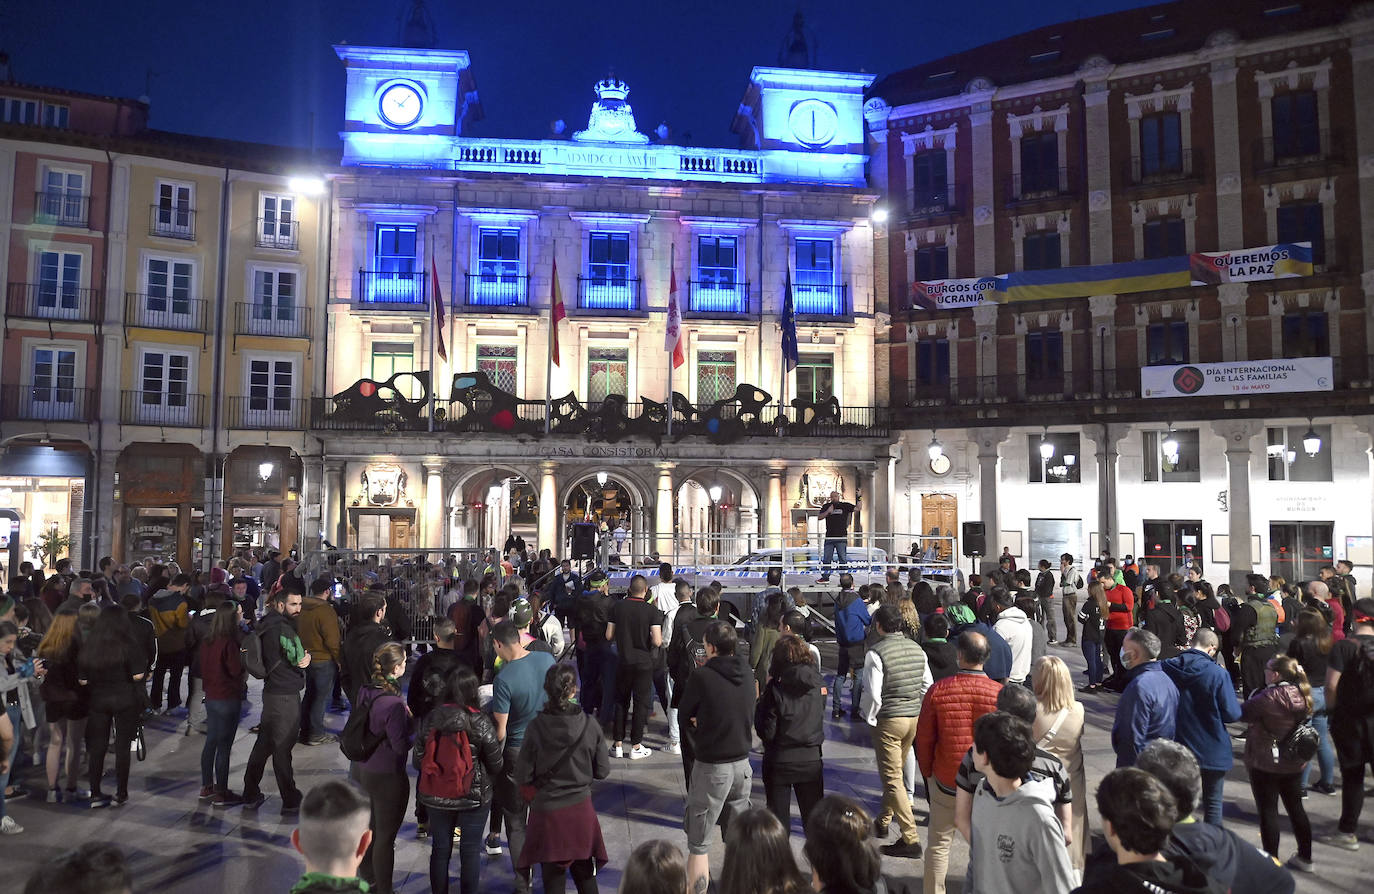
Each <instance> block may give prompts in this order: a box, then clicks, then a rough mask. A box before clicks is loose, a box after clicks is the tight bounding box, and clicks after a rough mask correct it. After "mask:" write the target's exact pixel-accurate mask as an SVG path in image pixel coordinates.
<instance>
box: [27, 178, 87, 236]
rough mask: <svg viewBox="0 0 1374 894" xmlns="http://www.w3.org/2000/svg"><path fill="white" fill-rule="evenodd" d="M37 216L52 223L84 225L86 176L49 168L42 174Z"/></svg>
mask: <svg viewBox="0 0 1374 894" xmlns="http://www.w3.org/2000/svg"><path fill="white" fill-rule="evenodd" d="M38 205H39V207H38V213H39V216H40V217H41V218H42V219H44V220H46V221H48V222H52V223H59V224H66V225H71V226H80V225H84V224H85V223H86V175H85V174H82V173H79V172H76V171H62V170H56V169H53V168H49V169H47V170H45V171H44V172H43V194H42V195H41V196H39V198H38Z"/></svg>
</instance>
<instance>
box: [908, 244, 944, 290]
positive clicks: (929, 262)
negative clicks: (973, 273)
mask: <svg viewBox="0 0 1374 894" xmlns="http://www.w3.org/2000/svg"><path fill="white" fill-rule="evenodd" d="M915 254H916V281H917V282H931V281H932V280H937V279H949V249H948V248H947V247H946V246H943V245H923V246H921V247H920V248H918V249H916V252H915Z"/></svg>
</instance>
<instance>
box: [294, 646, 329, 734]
mask: <svg viewBox="0 0 1374 894" xmlns="http://www.w3.org/2000/svg"><path fill="white" fill-rule="evenodd" d="M335 671H336V666H335V664H334V662H332V661H327V660H326V661H311V662H310V666H309V667H307V668H306V669H305V693H304V694H303V695H302V696H301V738H302V739H308V738H310V737H311V736H323V735H324V709H325V708H326V707H327V706H328V705H329V697H330V695H331V694H332V693H333V691H334V677H335V676H336V673H335Z"/></svg>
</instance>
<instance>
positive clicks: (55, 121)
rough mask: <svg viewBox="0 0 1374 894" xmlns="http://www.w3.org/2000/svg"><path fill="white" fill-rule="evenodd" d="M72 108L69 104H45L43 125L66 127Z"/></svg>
mask: <svg viewBox="0 0 1374 894" xmlns="http://www.w3.org/2000/svg"><path fill="white" fill-rule="evenodd" d="M70 115H71V109H69V108H68V107H67V106H54V105H49V104H47V103H44V104H43V126H44V127H66V126H67V121H68V118H69V117H70Z"/></svg>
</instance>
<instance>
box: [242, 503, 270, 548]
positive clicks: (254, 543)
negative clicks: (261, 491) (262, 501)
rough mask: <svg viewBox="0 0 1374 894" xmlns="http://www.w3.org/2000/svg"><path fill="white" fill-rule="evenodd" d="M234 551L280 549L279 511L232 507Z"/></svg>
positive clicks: (266, 507) (265, 507)
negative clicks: (264, 548)
mask: <svg viewBox="0 0 1374 894" xmlns="http://www.w3.org/2000/svg"><path fill="white" fill-rule="evenodd" d="M233 518H234V531H233V536H234V549H235V550H240V549H248V548H250V547H251V548H255V549H256V548H263V547H266V548H268V549H281V509H280V508H278V507H272V506H235V507H234V516H233Z"/></svg>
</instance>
